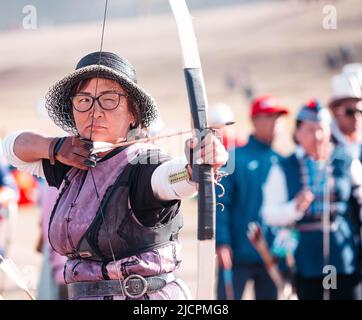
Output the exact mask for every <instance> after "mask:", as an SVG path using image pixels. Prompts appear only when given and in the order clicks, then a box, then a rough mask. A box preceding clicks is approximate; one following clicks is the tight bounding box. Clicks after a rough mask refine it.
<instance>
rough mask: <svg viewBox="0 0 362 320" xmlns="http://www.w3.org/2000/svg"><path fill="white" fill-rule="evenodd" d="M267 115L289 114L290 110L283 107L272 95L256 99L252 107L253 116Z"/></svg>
mask: <svg viewBox="0 0 362 320" xmlns="http://www.w3.org/2000/svg"><path fill="white" fill-rule="evenodd" d="M262 113H264V114H265V113H267V114H272V113H281V114H288V113H289V111H288V109H287V108H286V107H285V106H283V105H281V103H280V102H279V101H278V99H277V98H275V97H274V96H271V95H265V96H261V97H258V98H256V99H255V100H254V101H253V103H252V105H251V116H252V117H254V116H256V115H258V114H262Z"/></svg>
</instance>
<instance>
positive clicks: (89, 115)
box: [73, 78, 136, 143]
mask: <svg viewBox="0 0 362 320" xmlns="http://www.w3.org/2000/svg"><path fill="white" fill-rule="evenodd" d="M105 93H110V95H108V94H107V95H104V96H103V97H101V98H100V99H99V100H100V101H101V104H102V105H103V106H104V107H106V108H107V106H112V103H114V101H118V99H119V104H118V106H117V107H116V108H114V109H112V110H104V109H103V108H101V107H100V105H99V102H98V101H99V100H98V101H96V100H95V101H94V103H93V106H92V107H91V108H90V109H89V110H87V111H84V112H80V111H79V109H81V108H79V107H78V108H76V104H78V105H80V106H82V104H83V105H85V104H86V103H89V101H91V98H90V97H93V98H94V97H99V96H101V95H102V94H105ZM112 93H119V94H120V95H117V94H112ZM124 94H126V91H125V90H124V89H123V88H122V86H121V85H120V84H119V83H118V82H116V81H113V80H109V79H104V78H98V81H97V78H92V79H90V80H89V81H85V82H84V85H82V86H81V87H79V88H78V89H77V92H76V93H75V95H74V98H73V116H74V120H75V124H76V127H77V130H78V133H79V135H80V136H81V137H84V138H88V139H89V138H91V139H92V140H93V141H105V142H111V143H115V142H117V140H119V139H123V138H126V137H127V133H128V131H129V129H130V125H131V124H134V123H135V120H136V119H135V118H134V116H133V114H132V113H131V112H130V110H129V108H128V101H127V97H126V96H124ZM87 96H88V97H87ZM89 96H90V97H89ZM75 99H77V100H75ZM113 99H116V100H113ZM75 101H77V102H75ZM77 109H78V110H77Z"/></svg>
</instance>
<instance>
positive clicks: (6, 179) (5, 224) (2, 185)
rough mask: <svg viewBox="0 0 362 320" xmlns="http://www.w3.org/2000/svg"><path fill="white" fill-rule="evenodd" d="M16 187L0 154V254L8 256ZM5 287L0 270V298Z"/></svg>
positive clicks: (13, 228)
mask: <svg viewBox="0 0 362 320" xmlns="http://www.w3.org/2000/svg"><path fill="white" fill-rule="evenodd" d="M18 198H19V193H18V188H17V186H16V183H15V180H14V178H13V177H12V175H11V173H10V170H9V168H8V165H7V163H6V162H5V160H4V159H3V157H2V155H1V154H0V255H1V256H3V257H5V258H8V256H9V249H10V246H11V243H12V240H13V237H14V232H15V225H16V218H17V215H18V206H17V201H18ZM4 289H5V275H4V274H3V273H2V272H1V271H0V298H1V294H2V293H3V291H4Z"/></svg>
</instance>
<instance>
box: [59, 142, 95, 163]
mask: <svg viewBox="0 0 362 320" xmlns="http://www.w3.org/2000/svg"><path fill="white" fill-rule="evenodd" d="M62 139H64V141H63V142H62V144H61V146H60V148H59V149H58V150H57V151H56V154H55V159H56V160H58V161H59V162H61V163H64V164H66V165H69V166H72V167H76V168H79V169H81V170H88V168H89V167H90V165H89V163H90V161H91V159H90V158H91V149H92V148H93V144H92V141H90V140H87V139H83V138H80V137H65V138H62Z"/></svg>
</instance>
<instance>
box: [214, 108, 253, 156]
mask: <svg viewBox="0 0 362 320" xmlns="http://www.w3.org/2000/svg"><path fill="white" fill-rule="evenodd" d="M234 122H235V116H234V112H233V110H232V108H231V107H230V106H229V105H227V104H225V103H221V102H219V103H216V104H214V105H212V106H211V107H209V109H208V124H209V126H215V127H219V126H221V127H220V129H219V130H218V132H219V134H220V137H221V139H222V143H223V145H224V147H225V148H226V149H227V150H229V149H234V148H237V147H241V146H243V145H244V144H245V142H246V137H245V135H244V133H242V132H241V131H240V129H237V128H235V126H223V125H225V124H227V123H234Z"/></svg>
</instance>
